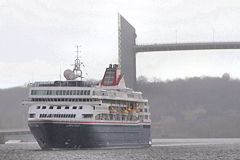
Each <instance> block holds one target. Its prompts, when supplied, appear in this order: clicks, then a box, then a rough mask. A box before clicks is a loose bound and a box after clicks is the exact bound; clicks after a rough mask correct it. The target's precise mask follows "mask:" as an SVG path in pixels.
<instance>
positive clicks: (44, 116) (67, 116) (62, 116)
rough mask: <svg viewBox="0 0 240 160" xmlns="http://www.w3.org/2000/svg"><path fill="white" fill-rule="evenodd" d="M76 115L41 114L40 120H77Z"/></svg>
mask: <svg viewBox="0 0 240 160" xmlns="http://www.w3.org/2000/svg"><path fill="white" fill-rule="evenodd" d="M75 117H76V114H40V115H39V118H75Z"/></svg>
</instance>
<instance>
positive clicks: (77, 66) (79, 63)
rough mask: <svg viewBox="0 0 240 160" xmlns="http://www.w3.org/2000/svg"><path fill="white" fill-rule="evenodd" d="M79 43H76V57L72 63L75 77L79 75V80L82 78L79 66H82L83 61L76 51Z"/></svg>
mask: <svg viewBox="0 0 240 160" xmlns="http://www.w3.org/2000/svg"><path fill="white" fill-rule="evenodd" d="M79 47H80V46H79V45H77V51H76V52H77V59H75V64H74V68H73V72H74V73H75V75H76V76H77V78H78V77H79V78H80V79H81V80H82V79H83V78H84V77H83V75H82V70H81V66H83V67H84V64H83V62H81V61H80V59H79V56H78V53H79V52H80V51H79Z"/></svg>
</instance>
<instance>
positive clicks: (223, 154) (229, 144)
mask: <svg viewBox="0 0 240 160" xmlns="http://www.w3.org/2000/svg"><path fill="white" fill-rule="evenodd" d="M0 159H1V160H5V159H11V160H17V159H21V160H44V159H46V160H48V159H49V160H54V159H61V160H62V159H63V160H64V159H87V160H96V159H101V160H112V159H117V160H128V159H146V160H151V159H163V160H168V159H169V160H185V159H187V160H240V139H172V140H171V139H170V140H169V139H155V140H153V146H152V147H149V148H135V149H134V148H131V149H83V150H57V151H43V150H41V149H40V148H39V146H38V144H37V143H18V144H2V145H0Z"/></svg>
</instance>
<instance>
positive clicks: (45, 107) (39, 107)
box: [37, 106, 83, 109]
mask: <svg viewBox="0 0 240 160" xmlns="http://www.w3.org/2000/svg"><path fill="white" fill-rule="evenodd" d="M41 108H42V109H47V106H42V107H41V106H37V109H41ZM53 108H57V109H62V108H65V109H70V108H72V109H82V108H83V107H82V106H78V107H77V106H73V107H69V106H65V107H63V106H49V107H48V109H53Z"/></svg>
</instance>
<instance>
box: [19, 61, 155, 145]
mask: <svg viewBox="0 0 240 160" xmlns="http://www.w3.org/2000/svg"><path fill="white" fill-rule="evenodd" d="M82 65H83V63H82V62H81V61H80V59H79V58H78V57H77V59H76V60H75V64H74V68H73V70H70V69H68V70H65V71H64V77H65V78H66V80H64V81H61V80H58V81H44V82H34V83H32V84H31V85H30V89H29V97H28V98H27V100H25V101H23V104H24V105H27V106H28V107H29V112H28V126H29V128H30V130H31V132H32V134H33V136H34V137H35V139H36V141H37V142H38V144H39V146H40V147H41V148H42V149H66V148H71V149H78V148H98V147H137V146H142V147H147V146H151V135H150V129H151V119H150V111H149V105H148V100H147V99H144V98H143V95H142V93H141V92H136V91H134V90H133V89H130V88H127V87H126V85H125V82H124V76H123V74H121V71H120V68H119V66H118V65H117V64H113V65H112V64H110V65H109V67H108V68H106V71H105V74H104V76H103V78H102V80H101V81H99V82H92V81H84V80H83V76H82V75H83V74H82V70H81V68H82Z"/></svg>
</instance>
